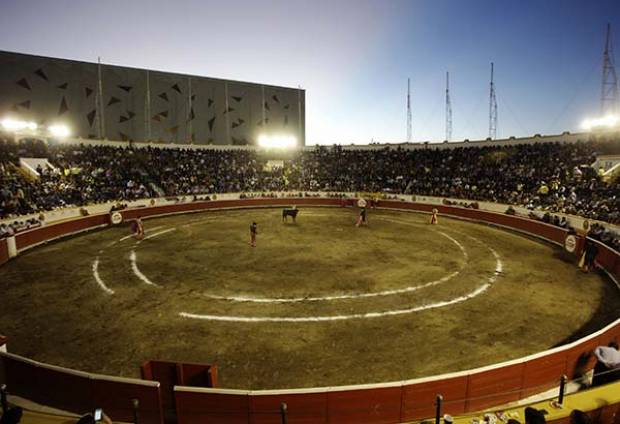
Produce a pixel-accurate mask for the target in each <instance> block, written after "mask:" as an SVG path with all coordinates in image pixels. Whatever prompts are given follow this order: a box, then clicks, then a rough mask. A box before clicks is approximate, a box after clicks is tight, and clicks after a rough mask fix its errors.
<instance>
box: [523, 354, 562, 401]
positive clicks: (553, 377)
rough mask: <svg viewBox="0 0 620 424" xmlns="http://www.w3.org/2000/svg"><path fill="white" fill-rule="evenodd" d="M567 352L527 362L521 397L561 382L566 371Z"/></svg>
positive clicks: (539, 391)
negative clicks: (561, 377)
mask: <svg viewBox="0 0 620 424" xmlns="http://www.w3.org/2000/svg"><path fill="white" fill-rule="evenodd" d="M566 356H567V355H566V352H565V351H562V352H557V353H552V354H550V355H545V356H543V357H540V358H536V359H531V360H529V361H527V362H526V363H525V366H524V370H523V383H522V388H523V390H522V391H521V394H520V397H521V398H522V399H523V398H526V397H529V396H531V395H533V394H536V393H541V392H543V391H545V390H547V389H550V388H552V387H555V386H559V384H560V376H562V375H563V374H565V373H566Z"/></svg>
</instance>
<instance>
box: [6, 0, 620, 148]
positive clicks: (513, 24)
mask: <svg viewBox="0 0 620 424" xmlns="http://www.w3.org/2000/svg"><path fill="white" fill-rule="evenodd" d="M608 22H610V23H611V25H612V33H613V42H614V45H615V46H617V49H616V54H615V59H616V63H620V0H598V1H575V0H546V1H542V0H541V1H528V0H518V1H516V0H515V1H508V0H492V1H486V0H480V1H478V0H476V1H466V0H454V1H441V0H429V1H426V0H423V1H399V0H383V1H380V0H376V1H366V0H356V1H353V0H347V1H345V0H332V1H323V0H314V1H296V0H288V1H207V0H202V1H199V0H195V1H192V0H177V1H170V0H168V1H160V0H157V1H128V0H124V1H120V0H106V1H101V0H98V1H93V0H82V1H75V0H72V1H69V0H54V1H35V0H0V50H8V51H15V52H21V53H30V54H37V55H44V56H52V57H61V58H67V59H77V60H83V61H90V62H96V61H97V56H101V59H102V61H103V62H104V63H110V64H116V65H124V66H132V67H140V68H150V69H157V70H163V71H170V72H181V73H187V74H196V75H203V76H211V77H219V78H226V79H234V80H244V81H251V82H259V83H266V84H273V85H284V86H291V87H297V86H301V87H302V88H304V89H305V90H306V134H307V144H317V143H318V144H333V143H347V144H348V143H358V144H367V143H369V142H370V141H371V139H374V141H380V142H402V141H405V139H406V91H407V77H410V78H411V81H412V108H413V140H414V141H426V140H430V141H440V140H443V139H444V134H445V127H444V121H445V115H444V96H445V73H446V71H449V72H450V80H451V97H452V109H453V137H452V140H462V139H464V138H469V139H471V140H474V139H481V138H486V137H487V134H488V101H489V100H488V97H489V72H490V62H491V61H493V62H495V81H496V86H497V100H498V108H499V125H498V137H508V136H511V135H514V136H525V135H532V134H534V133H541V134H558V133H561V132H562V131H565V130H568V131H578V130H579V126H580V123H581V121H582V120H583V118H586V117H596V116H598V114H599V98H600V84H601V74H602V52H603V47H604V46H603V45H604V39H605V28H606V24H607V23H608ZM617 71H620V66H617Z"/></svg>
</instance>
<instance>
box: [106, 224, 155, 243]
mask: <svg viewBox="0 0 620 424" xmlns="http://www.w3.org/2000/svg"><path fill="white" fill-rule="evenodd" d="M160 228H164V226H163V225H159V226H157V227H153V228H149V229H148V230H145V231H144V234H147V233H151V232H153V231H155V230H159V229H160ZM133 236H134V235H133V234H129V235H127V236H125V237H121V238H120V239H118V241H119V242H121V241H125V240H127V239H128V238H131V237H133ZM114 243H116V242H113V243H112V244H114Z"/></svg>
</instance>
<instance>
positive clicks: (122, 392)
mask: <svg viewBox="0 0 620 424" xmlns="http://www.w3.org/2000/svg"><path fill="white" fill-rule="evenodd" d="M133 399H138V401H139V402H140V404H139V409H138V416H139V420H140V422H141V423H149V424H161V423H163V416H162V407H161V400H160V399H161V396H160V391H159V387H150V386H143V385H141V384H132V383H129V382H125V381H111V380H101V379H93V380H92V403H93V404H94V405H95V406H96V407H100V408H103V410H104V411H105V412H106V414H107V415H108V416H110V417H111V418H112V419H113V420H114V421H123V422H133V403H132V400H133Z"/></svg>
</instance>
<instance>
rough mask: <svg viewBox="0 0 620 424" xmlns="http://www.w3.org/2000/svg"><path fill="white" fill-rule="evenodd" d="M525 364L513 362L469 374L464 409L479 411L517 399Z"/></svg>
mask: <svg viewBox="0 0 620 424" xmlns="http://www.w3.org/2000/svg"><path fill="white" fill-rule="evenodd" d="M524 368H525V365H524V364H523V363H521V364H515V365H508V366H505V367H501V368H496V369H493V370H489V371H482V372H478V373H475V374H471V375H470V376H469V381H468V385H467V402H466V404H465V409H466V411H479V410H481V409H484V408H487V407H489V406H492V405H500V404H504V403H508V402H513V401H515V400H518V399H519V392H520V390H521V387H522V379H523V370H524Z"/></svg>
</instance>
